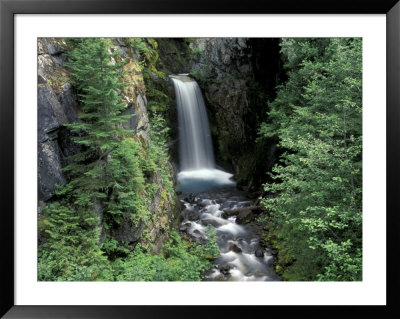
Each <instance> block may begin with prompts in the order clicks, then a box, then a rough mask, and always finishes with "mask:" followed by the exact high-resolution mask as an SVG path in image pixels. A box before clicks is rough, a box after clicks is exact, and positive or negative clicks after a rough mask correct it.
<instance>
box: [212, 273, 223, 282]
mask: <svg viewBox="0 0 400 319" xmlns="http://www.w3.org/2000/svg"><path fill="white" fill-rule="evenodd" d="M213 280H214V281H226V277H225V276H224V275H223V274H219V275H217V276H215V277H214V279H213Z"/></svg>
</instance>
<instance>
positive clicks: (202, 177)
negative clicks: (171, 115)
mask: <svg viewBox="0 0 400 319" xmlns="http://www.w3.org/2000/svg"><path fill="white" fill-rule="evenodd" d="M170 78H171V80H172V81H173V83H174V87H175V96H176V105H177V109H178V124H179V162H180V163H179V166H180V172H179V174H178V182H179V183H180V187H179V188H180V190H182V191H183V192H201V191H205V190H207V189H210V188H213V187H216V186H232V185H234V184H235V183H234V182H233V181H232V180H230V178H231V177H232V174H229V173H227V172H224V171H222V170H218V169H216V168H215V160H214V152H213V147H212V140H211V133H210V127H209V124H208V117H207V112H206V108H205V104H204V100H203V96H202V94H201V90H200V87H199V85H198V84H197V82H196V81H194V80H193V79H192V78H190V77H188V76H187V75H173V76H172V75H171V76H170Z"/></svg>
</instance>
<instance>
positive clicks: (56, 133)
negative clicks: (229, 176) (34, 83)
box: [38, 38, 180, 252]
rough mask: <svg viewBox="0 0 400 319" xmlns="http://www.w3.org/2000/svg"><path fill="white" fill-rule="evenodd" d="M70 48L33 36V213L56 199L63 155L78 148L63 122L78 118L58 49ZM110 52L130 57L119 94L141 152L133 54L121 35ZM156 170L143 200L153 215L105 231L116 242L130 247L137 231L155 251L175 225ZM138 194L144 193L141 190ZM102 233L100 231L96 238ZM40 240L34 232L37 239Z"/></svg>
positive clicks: (142, 128)
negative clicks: (35, 118)
mask: <svg viewBox="0 0 400 319" xmlns="http://www.w3.org/2000/svg"><path fill="white" fill-rule="evenodd" d="M69 49H70V48H69V47H68V45H67V43H65V42H64V41H63V40H62V39H57V38H41V39H38V211H39V214H40V209H41V207H42V206H43V205H44V204H45V203H48V202H52V201H56V200H57V196H56V195H55V190H56V185H57V184H58V185H65V183H66V182H67V181H66V178H65V176H64V175H63V172H62V168H63V167H64V166H65V165H66V164H67V163H68V157H69V156H70V155H73V154H75V153H77V152H79V151H80V148H79V147H78V146H77V145H76V144H74V143H73V142H72V140H71V134H70V132H69V131H67V129H66V128H65V127H64V124H67V123H73V122H76V121H79V117H78V115H79V112H80V106H79V101H78V98H77V94H76V91H75V88H74V86H73V85H72V84H71V79H70V75H69V72H68V69H67V68H66V67H65V66H64V63H65V61H66V58H65V56H64V54H63V53H65V52H66V51H68V50H69ZM109 50H111V51H114V50H121V52H122V56H123V57H127V58H129V63H128V64H127V65H126V66H125V68H126V69H125V70H126V71H128V72H127V73H126V75H125V81H127V82H128V83H129V85H128V86H127V88H126V89H125V90H124V91H123V92H121V98H122V100H123V101H125V102H126V110H125V111H124V113H125V114H134V116H133V117H132V118H131V119H130V120H129V121H128V122H127V123H125V124H124V127H125V128H126V129H130V130H132V136H133V137H134V138H135V139H137V140H138V141H140V143H141V145H142V147H143V149H144V150H146V149H147V148H148V145H149V141H150V133H149V117H148V113H147V98H146V88H145V85H144V81H143V75H142V72H141V68H140V66H139V61H138V57H137V53H136V52H135V50H134V49H133V48H131V47H130V46H129V45H128V41H127V40H126V39H122V38H116V39H113V45H111V46H110V48H109ZM168 171H169V178H170V179H173V176H174V175H175V173H174V171H173V166H172V165H169V167H168ZM160 174H161V172H160V171H155V172H154V173H153V174H152V176H149V182H153V183H155V184H156V185H157V187H158V189H157V191H156V192H155V195H154V196H153V197H152V198H148V202H149V205H148V209H149V210H150V213H151V215H152V216H153V217H152V219H151V220H150V221H149V222H147V223H146V224H144V223H142V224H139V225H134V224H133V223H132V222H131V221H130V220H129V219H128V218H127V219H126V220H124V221H122V223H121V225H120V226H119V228H117V229H113V230H110V231H109V235H110V236H112V237H113V238H115V239H116V240H117V241H119V242H126V243H129V244H131V245H134V244H135V243H136V242H137V241H139V240H140V239H141V237H142V235H143V234H144V233H145V234H146V239H143V242H145V246H149V247H150V246H152V247H153V251H154V252H156V251H157V250H158V249H159V247H160V246H161V244H162V243H163V242H165V240H166V239H167V238H168V231H167V230H168V229H169V227H170V225H171V224H173V223H175V222H176V220H177V217H178V215H179V212H180V211H179V209H180V206H179V201H178V199H177V197H176V195H175V193H172V192H170V191H167V190H166V189H165V188H164V186H163V183H162V179H161V176H160ZM143 196H145V197H146V196H149V195H146V194H144V195H143ZM94 210H95V211H96V212H97V213H98V214H99V216H100V220H101V218H102V205H101V203H100V202H96V203H94ZM105 237H106V231H105V229H104V228H102V230H101V241H102V240H104V239H105ZM40 240H41V238H40V234H39V241H40Z"/></svg>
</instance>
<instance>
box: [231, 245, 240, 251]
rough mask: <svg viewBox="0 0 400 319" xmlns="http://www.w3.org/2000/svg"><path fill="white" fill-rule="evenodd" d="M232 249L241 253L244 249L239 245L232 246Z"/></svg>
mask: <svg viewBox="0 0 400 319" xmlns="http://www.w3.org/2000/svg"><path fill="white" fill-rule="evenodd" d="M231 250H232V251H233V252H234V253H241V252H242V250H241V249H240V248H239V247H238V246H237V245H233V246H232V248H231Z"/></svg>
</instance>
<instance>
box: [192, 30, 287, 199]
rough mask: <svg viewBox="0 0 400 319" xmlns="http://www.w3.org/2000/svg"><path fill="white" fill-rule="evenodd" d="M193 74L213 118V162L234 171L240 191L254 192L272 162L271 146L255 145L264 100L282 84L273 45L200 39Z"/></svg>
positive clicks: (264, 41)
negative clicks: (214, 157) (215, 161)
mask: <svg viewBox="0 0 400 319" xmlns="http://www.w3.org/2000/svg"><path fill="white" fill-rule="evenodd" d="M191 46H192V48H195V49H196V50H200V51H201V54H200V55H199V57H198V58H197V61H196V63H194V65H193V66H192V74H193V76H194V77H195V78H196V79H197V81H198V82H199V85H200V87H201V88H202V90H203V92H204V95H205V99H206V104H207V107H208V108H209V110H210V113H212V114H213V117H210V126H211V131H212V134H213V141H214V149H215V151H216V160H217V163H219V164H220V165H221V166H223V167H225V168H226V169H233V171H234V173H235V179H236V181H237V185H238V187H239V188H241V189H244V190H246V191H250V192H255V191H257V190H258V189H259V188H260V186H261V184H262V183H264V182H265V180H264V179H265V173H266V172H267V171H268V170H269V169H271V167H272V166H273V164H274V162H275V160H276V154H275V145H274V144H273V143H269V144H266V145H260V146H258V148H257V147H256V145H255V139H256V137H257V130H258V126H259V124H260V123H261V122H262V121H263V120H265V119H266V116H267V104H268V100H270V99H271V97H273V95H274V89H275V87H276V85H277V84H279V83H280V81H281V80H282V76H281V75H280V74H281V73H282V66H281V61H280V54H279V49H280V48H279V40H278V39H244V38H203V39H200V40H198V41H197V42H195V43H194V44H191Z"/></svg>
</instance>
